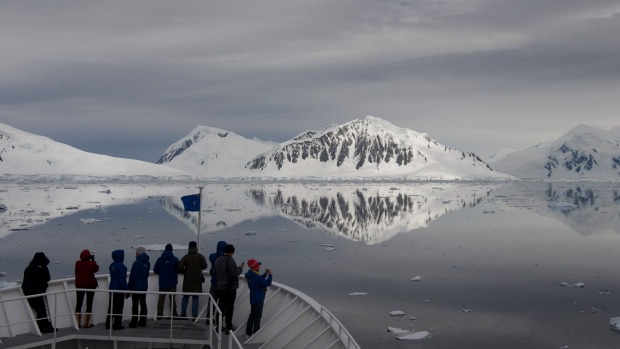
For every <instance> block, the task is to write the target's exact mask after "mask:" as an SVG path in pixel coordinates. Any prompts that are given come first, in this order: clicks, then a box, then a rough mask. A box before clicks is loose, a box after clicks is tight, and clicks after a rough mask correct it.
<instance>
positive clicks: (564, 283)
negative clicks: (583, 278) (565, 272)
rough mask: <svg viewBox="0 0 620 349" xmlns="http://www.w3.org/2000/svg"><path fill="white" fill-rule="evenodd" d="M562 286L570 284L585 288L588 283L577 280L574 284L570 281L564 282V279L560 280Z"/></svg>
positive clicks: (570, 285)
mask: <svg viewBox="0 0 620 349" xmlns="http://www.w3.org/2000/svg"><path fill="white" fill-rule="evenodd" d="M560 286H565V287H566V286H569V287H580V288H584V287H586V284H584V283H583V282H577V283H574V284H569V283H568V282H564V281H562V282H560Z"/></svg>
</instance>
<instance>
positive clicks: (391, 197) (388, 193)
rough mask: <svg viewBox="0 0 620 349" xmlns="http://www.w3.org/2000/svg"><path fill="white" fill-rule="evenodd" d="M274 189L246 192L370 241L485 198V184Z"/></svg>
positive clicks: (309, 224)
mask: <svg viewBox="0 0 620 349" xmlns="http://www.w3.org/2000/svg"><path fill="white" fill-rule="evenodd" d="M303 189H304V190H302V188H299V187H297V188H290V187H288V186H286V187H281V188H278V190H277V191H276V192H275V193H272V194H269V193H267V192H266V191H265V190H264V189H250V190H249V191H248V195H249V196H250V197H252V198H254V199H255V200H256V202H257V203H264V204H267V205H270V206H271V207H273V208H275V209H276V210H277V212H279V213H280V214H282V215H283V216H285V217H288V218H290V219H292V220H293V221H295V222H296V223H298V224H300V225H302V226H304V227H306V228H315V227H320V228H322V229H324V230H326V231H328V232H330V233H333V234H339V235H342V236H344V237H346V238H349V239H351V240H354V241H363V242H366V243H367V244H375V243H380V242H383V241H386V240H388V239H390V238H392V237H393V236H394V235H396V234H398V233H401V232H407V231H411V230H415V229H419V228H424V227H427V226H428V225H429V224H430V223H431V221H433V220H435V219H437V218H439V217H441V216H442V215H444V214H447V213H449V212H453V211H456V210H460V209H463V208H467V207H474V206H476V205H477V204H478V203H480V202H481V201H482V200H483V199H486V198H488V196H489V193H490V192H491V190H492V189H491V187H490V186H479V187H473V188H472V187H470V186H463V185H452V184H451V185H442V186H440V187H438V186H436V185H416V186H405V187H402V188H401V187H386V186H370V187H363V188H355V187H349V188H340V187H334V188H331V187H330V188H327V189H325V188H321V187H314V188H312V187H305V188H303Z"/></svg>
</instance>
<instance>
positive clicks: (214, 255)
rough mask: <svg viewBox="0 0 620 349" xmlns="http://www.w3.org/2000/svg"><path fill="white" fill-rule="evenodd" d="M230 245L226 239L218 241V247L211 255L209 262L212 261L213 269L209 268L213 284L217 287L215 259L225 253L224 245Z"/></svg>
mask: <svg viewBox="0 0 620 349" xmlns="http://www.w3.org/2000/svg"><path fill="white" fill-rule="evenodd" d="M226 245H228V244H227V243H226V241H218V243H217V248H216V251H215V253H211V254H210V255H209V262H211V270H209V274H211V286H213V287H217V279H216V278H215V261H216V260H217V257H221V256H223V255H224V247H226Z"/></svg>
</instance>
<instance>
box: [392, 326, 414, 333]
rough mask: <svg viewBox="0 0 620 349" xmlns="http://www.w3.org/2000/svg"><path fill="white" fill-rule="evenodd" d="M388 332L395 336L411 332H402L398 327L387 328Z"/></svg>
mask: <svg viewBox="0 0 620 349" xmlns="http://www.w3.org/2000/svg"><path fill="white" fill-rule="evenodd" d="M387 330H388V332H392V333H396V334H403V333H409V332H411V331H409V330H403V329H402V328H398V327H388V329H387Z"/></svg>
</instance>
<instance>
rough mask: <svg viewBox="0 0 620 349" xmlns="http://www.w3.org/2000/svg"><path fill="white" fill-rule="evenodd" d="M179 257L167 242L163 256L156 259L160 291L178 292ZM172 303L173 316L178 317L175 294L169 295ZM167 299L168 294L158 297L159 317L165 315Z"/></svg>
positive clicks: (155, 268) (154, 268)
mask: <svg viewBox="0 0 620 349" xmlns="http://www.w3.org/2000/svg"><path fill="white" fill-rule="evenodd" d="M178 266H179V259H178V258H177V257H175V256H174V254H173V253H172V245H171V244H167V245H166V247H165V248H164V252H162V254H161V256H160V257H159V258H157V261H155V266H154V267H153V272H154V273H155V274H157V275H159V292H176V291H177V284H178V283H179V271H178V270H177V267H178ZM169 299H170V304H171V308H172V312H171V316H173V317H178V316H179V314H178V313H177V302H176V300H175V296H174V294H171V295H169ZM165 301H166V295H165V294H160V295H159V298H158V299H157V319H160V318H162V317H163V316H164V303H165Z"/></svg>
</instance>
